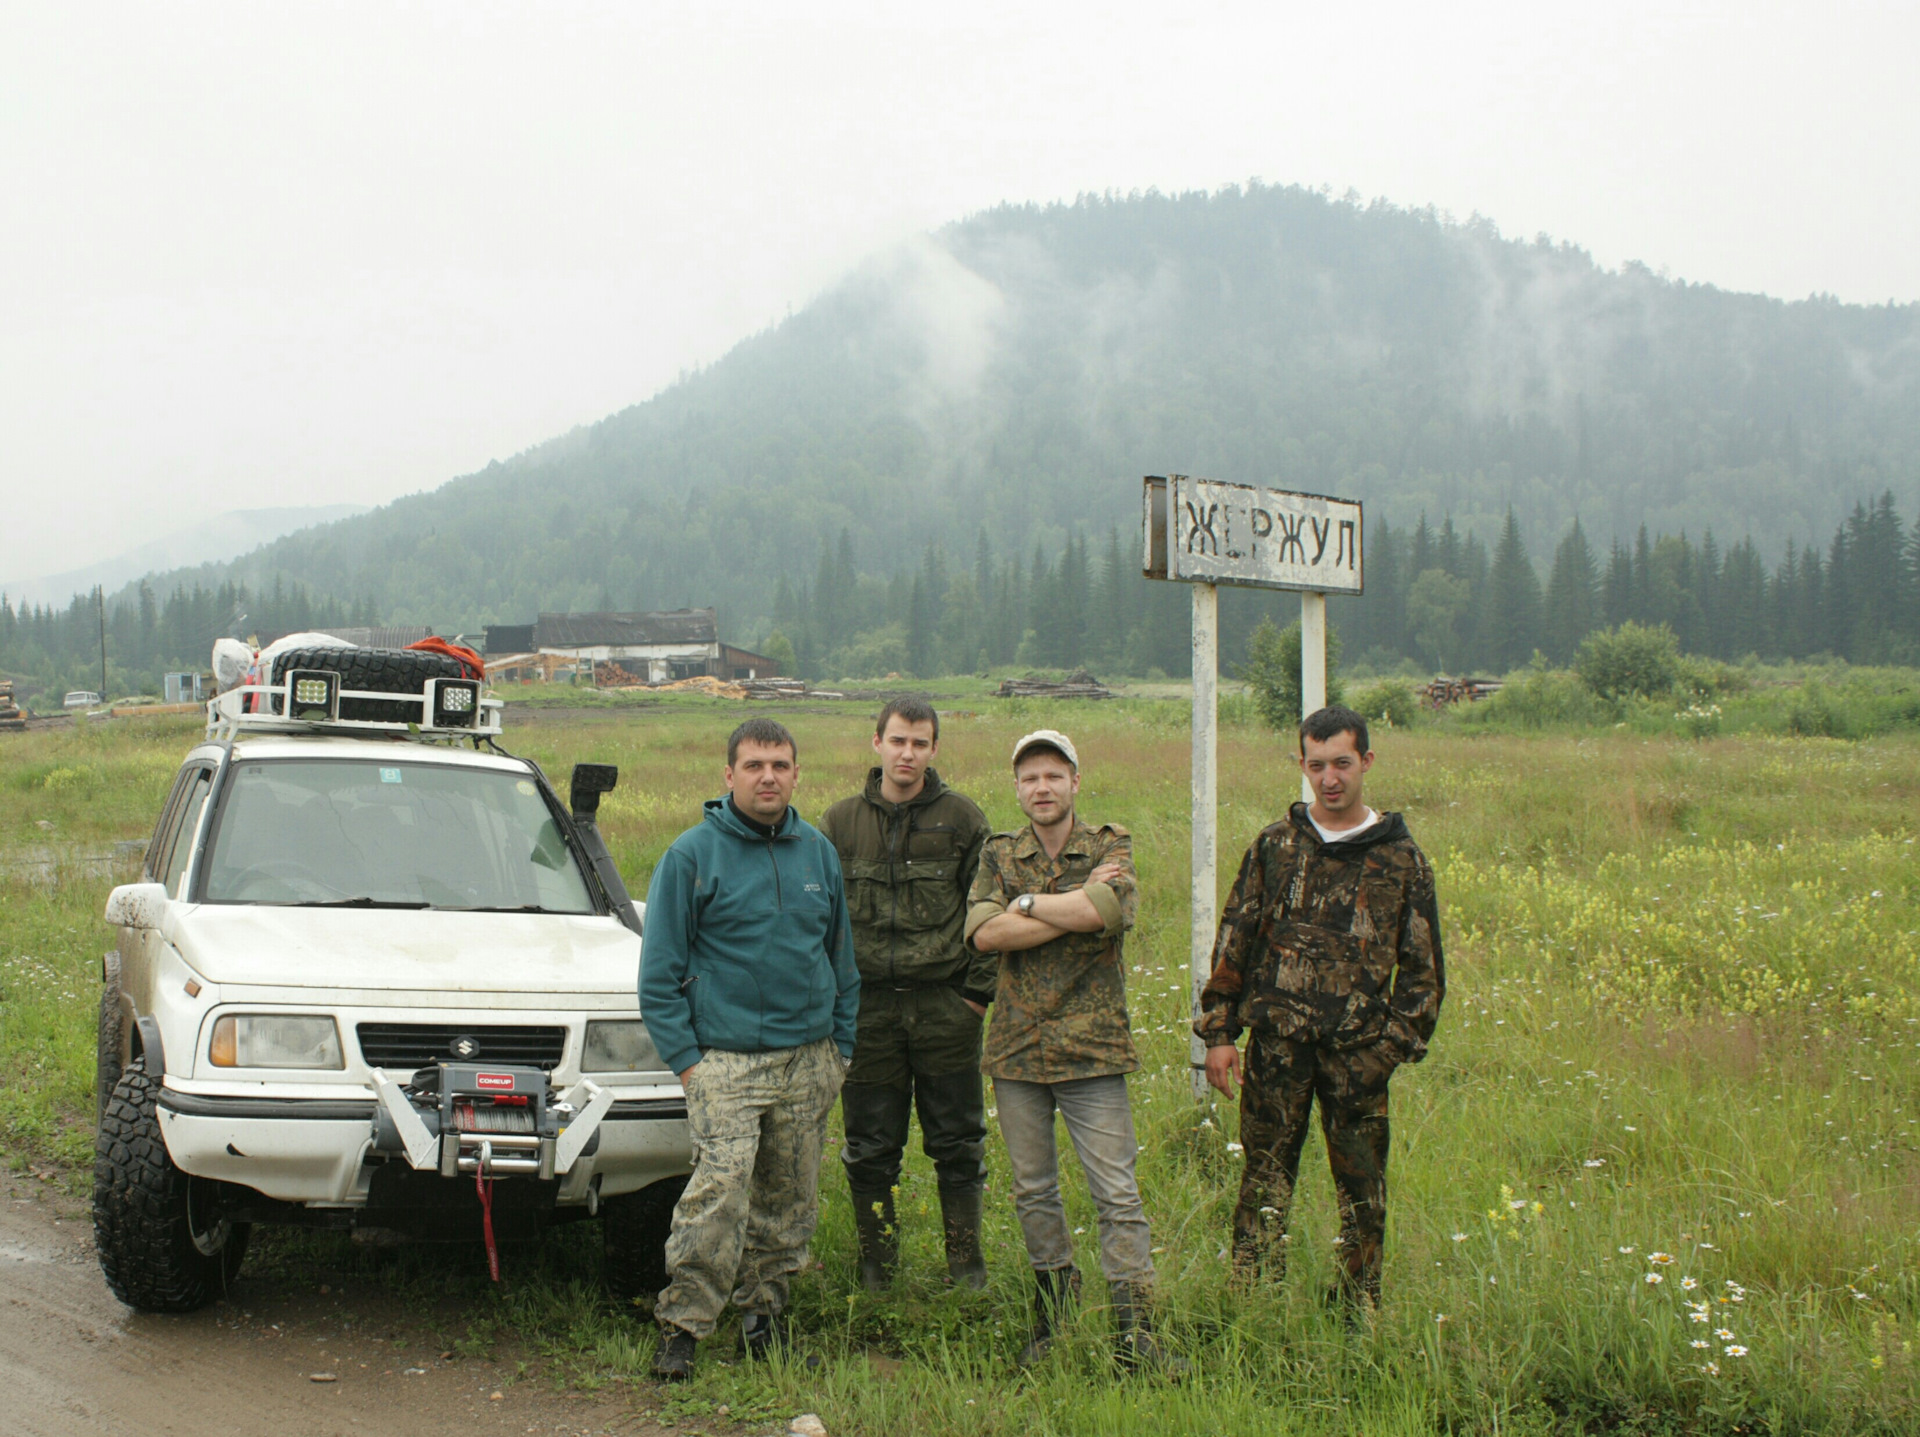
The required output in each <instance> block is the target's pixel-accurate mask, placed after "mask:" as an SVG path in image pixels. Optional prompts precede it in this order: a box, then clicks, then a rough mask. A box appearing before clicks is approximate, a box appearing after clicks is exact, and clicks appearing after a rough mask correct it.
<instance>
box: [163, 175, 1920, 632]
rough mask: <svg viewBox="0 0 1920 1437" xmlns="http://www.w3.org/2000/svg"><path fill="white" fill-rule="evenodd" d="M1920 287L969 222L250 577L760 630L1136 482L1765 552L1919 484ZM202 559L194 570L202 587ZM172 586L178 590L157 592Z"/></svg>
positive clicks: (422, 613) (1336, 207) (1095, 515)
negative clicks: (1783, 295)
mask: <svg viewBox="0 0 1920 1437" xmlns="http://www.w3.org/2000/svg"><path fill="white" fill-rule="evenodd" d="M1917 401H1920V305H1913V304H1909V305H1900V306H1894V305H1887V306H1880V307H1868V306H1858V305H1843V304H1840V303H1838V302H1837V301H1834V300H1831V299H1828V298H1823V297H1819V296H1815V297H1813V298H1810V299H1805V300H1799V301H1793V302H1786V301H1782V300H1778V299H1772V298H1767V297H1763V296H1758V295H1746V294H1733V293H1727V292H1723V291H1721V290H1718V289H1715V288H1713V287H1712V286H1710V285H1701V284H1688V283H1683V282H1679V281H1673V280H1669V279H1666V278H1663V277H1660V276H1658V275H1655V274H1653V273H1651V272H1649V271H1648V270H1646V269H1645V268H1643V267H1640V266H1636V265H1628V266H1626V267H1624V268H1623V269H1621V270H1619V271H1609V270H1603V269H1601V268H1599V267H1597V266H1596V265H1595V264H1594V263H1593V261H1592V259H1591V258H1590V257H1589V256H1588V255H1587V254H1586V253H1585V252H1583V251H1581V250H1580V249H1578V248H1575V247H1573V246H1571V245H1567V244H1554V243H1550V242H1547V241H1546V240H1544V239H1542V240H1539V241H1532V242H1529V241H1519V240H1512V239H1506V238H1503V237H1502V236H1500V235H1499V234H1498V233H1497V231H1496V230H1495V228H1494V227H1493V226H1492V225H1491V224H1489V223H1486V222H1482V221H1479V220H1474V221H1470V222H1467V223H1454V222H1451V221H1448V220H1446V219H1445V218H1443V217H1441V216H1437V215H1435V214H1434V213H1432V212H1430V211H1409V210H1403V209H1398V208H1395V207H1392V206H1390V205H1387V204H1383V203H1375V204H1361V203H1359V202H1356V201H1351V200H1342V199H1335V198H1330V197H1328V196H1326V195H1324V194H1321V193H1315V192H1311V191H1307V190H1301V189H1294V188H1276V187H1263V186H1255V187H1253V188H1250V189H1246V190H1239V189H1229V190H1226V191H1223V192H1219V193H1214V194H1190V195H1181V196H1163V195H1157V194H1148V195H1142V196H1130V197H1126V198H1086V199H1082V200H1079V201H1077V202H1075V203H1072V204H1059V205H1052V206H1047V207H1032V206H1028V207H1017V208H1016V207H1006V208H1001V209H996V210H991V211H988V212H985V213H982V214H979V215H976V216H974V217H972V218H970V219H967V220H965V221H962V222H959V223H956V224H954V225H951V226H949V227H948V228H946V229H944V230H941V231H939V232H938V233H935V234H933V235H930V236H927V237H924V238H922V239H920V240H917V241H915V242H912V243H909V244H907V245H904V246H901V247H899V248H897V249H894V250H892V251H889V252H887V253H884V254H881V255H878V256H876V257H874V258H873V259H872V260H871V261H869V262H868V263H866V264H865V265H863V266H862V267H860V268H859V269H858V270H856V271H855V272H853V273H852V274H850V275H848V276H847V277H846V278H845V279H844V280H843V281H842V282H841V283H839V284H838V285H836V286H835V287H834V288H832V289H831V290H829V291H828V292H827V293H825V294H823V295H822V296H820V297H819V298H818V299H817V300H815V301H814V302H813V303H811V304H810V305H808V306H806V307H805V308H804V309H802V310H800V311H799V312H797V313H795V314H794V315H793V316H792V317H791V318H790V319H788V320H786V321H785V322H784V323H782V324H779V325H778V326H776V327H774V328H772V329H770V330H768V331H766V332H764V333H761V334H758V335H755V336H753V337H751V338H750V339H747V340H745V341H743V342H742V343H741V344H740V345H738V346H737V347H736V348H735V349H734V350H733V351H732V352H731V353H729V354H728V355H727V356H726V357H725V358H724V359H722V360H720V361H719V362H718V363H716V364H714V365H713V366H711V367H710V368H708V369H706V370H704V371H701V372H699V373H697V374H693V375H690V376H688V377H686V378H684V379H683V380H681V381H680V382H679V383H677V384H675V385H673V386H672V387H670V388H668V389H667V390H665V391H663V392H662V393H661V394H659V395H658V396H656V397H654V398H653V399H650V400H648V401H646V402H645V403H641V404H636V405H635V406H633V407H631V408H629V409H626V410H623V411H621V412H620V413H617V414H615V415H613V416H611V417H609V418H606V419H603V420H601V421H600V422H598V423H595V424H591V425H588V426H584V427H582V428H579V429H576V430H574V431H573V432H571V433H569V434H566V435H564V436H561V437H559V438H556V439H554V440H552V441H550V442H548V443H545V444H542V445H540V446H538V447H536V448H534V449H530V450H528V451H527V452H525V453H523V454H520V455H517V456H515V457H513V458H512V459H509V460H505V461H501V462H496V463H494V464H491V465H489V466H488V467H487V468H486V469H485V470H483V471H481V472H479V473H477V474H472V475H468V476H465V477H463V478H459V479H455V480H453V481H451V482H449V483H447V484H445V485H443V486H442V487H441V488H439V489H437V490H434V491H432V492H430V493H423V494H418V495H414V496H410V497H408V498H405V499H402V500H399V501H397V502H395V503H393V504H389V505H387V506H385V507H383V508H381V509H378V510H376V511H373V512H371V513H367V514H362V515H360V516H358V517H354V518H350V519H346V520H343V521H340V522H337V523H333V524H329V525H325V526H321V527H317V528H311V529H306V530H303V531H302V532H300V533H298V534H295V535H291V536H289V537H287V538H284V539H281V540H278V541H277V542H274V543H272V544H268V545H266V546H264V547H262V548H260V549H259V550H256V551H255V552H253V553H251V554H249V555H247V556H246V557H245V558H243V559H241V560H238V561H236V562H234V563H233V564H231V565H229V566H227V567H226V569H225V570H224V571H222V572H223V576H225V577H233V578H237V579H241V580H244V581H245V582H247V583H249V584H250V585H255V586H259V587H270V586H271V585H272V583H273V582H274V580H275V578H276V577H281V578H285V579H288V580H295V581H300V582H303V583H305V584H308V585H310V586H312V587H313V588H314V590H315V591H317V592H320V593H327V594H333V595H337V596H340V597H342V598H345V599H349V600H352V601H355V602H366V601H370V602H371V604H372V606H373V607H375V608H377V609H378V611H379V612H380V614H381V616H382V617H383V618H385V619H388V620H391V621H395V622H405V621H416V620H417V621H429V622H435V623H439V624H442V625H446V626H450V627H459V628H466V629H469V630H472V629H474V628H476V627H477V626H478V625H479V624H481V623H484V622H487V621H516V620H519V621H524V620H525V619H527V618H530V617H531V616H532V615H533V614H534V613H535V612H536V611H539V610H564V609H569V608H573V609H585V608H600V607H616V608H628V607H655V606H677V605H681V604H687V603H692V604H700V605H705V604H717V605H718V606H719V608H720V610H721V613H722V621H723V625H724V626H725V627H726V628H727V629H728V630H729V631H730V636H731V637H735V638H739V639H745V640H752V639H754V638H756V637H757V636H759V635H761V634H763V633H764V632H765V631H766V629H767V628H768V627H769V626H770V624H771V622H772V611H773V606H774V603H775V596H776V592H777V590H778V587H779V580H780V578H781V576H783V575H785V576H786V577H788V578H789V580H791V581H793V582H794V583H796V584H797V583H800V582H802V581H808V580H811V579H812V578H813V577H814V575H815V574H816V572H817V569H818V567H819V565H820V560H821V554H822V551H823V546H827V545H832V544H836V543H837V541H838V537H839V535H840V534H841V532H842V530H845V531H847V533H848V534H849V535H850V538H851V548H850V552H851V556H852V560H853V565H854V568H855V570H856V571H857V572H858V573H859V574H862V575H869V576H887V575H893V574H895V573H898V572H901V571H904V570H907V569H912V568H914V567H915V566H918V565H920V564H921V563H922V561H923V556H924V553H925V550H926V549H927V547H928V545H929V544H932V543H937V544H939V545H940V546H942V548H943V549H944V550H945V552H946V553H947V554H948V555H949V556H953V557H954V558H955V559H956V560H957V561H958V562H959V565H960V567H962V568H964V567H966V566H967V565H968V564H970V563H971V562H973V559H974V556H975V554H976V551H977V548H978V543H979V535H980V533H981V531H982V530H983V529H984V530H985V532H986V534H987V536H988V540H987V542H988V546H989V547H990V549H991V550H992V551H993V552H994V553H995V554H997V555H999V556H1002V557H1006V556H1015V555H1019V556H1024V555H1027V554H1029V553H1031V552H1032V551H1033V550H1034V548H1035V546H1036V544H1037V545H1039V546H1040V547H1042V548H1043V549H1044V550H1045V551H1046V552H1047V553H1049V554H1053V553H1057V552H1059V551H1060V549H1061V546H1062V544H1063V543H1064V541H1065V540H1066V539H1067V537H1068V536H1069V534H1070V533H1073V532H1076V531H1077V532H1080V533H1083V534H1090V535H1091V536H1093V537H1094V538H1095V539H1096V540H1097V541H1099V542H1101V543H1104V541H1105V536H1106V533H1107V531H1108V529H1109V527H1110V526H1115V525H1118V526H1120V527H1121V529H1122V531H1123V535H1124V540H1123V542H1124V543H1125V545H1126V548H1125V552H1126V554H1127V555H1128V557H1129V561H1130V559H1131V555H1132V553H1133V549H1134V541H1133V538H1132V533H1131V528H1130V526H1131V525H1133V524H1134V523H1135V522H1136V519H1135V516H1136V513H1137V508H1138V493H1139V480H1140V476H1141V475H1142V474H1144V473H1160V472H1167V471H1181V472H1188V473H1195V474H1203V475H1208V476H1213V477H1218V478H1224V479H1236V480H1244V481H1258V482H1264V483H1271V484H1278V485H1283V486H1285V487H1288V488H1294V489H1305V490H1313V491H1320V492H1326V493H1332V494H1340V495H1350V496H1355V497H1358V498H1361V499H1362V500H1364V501H1365V503H1366V504H1367V506H1368V518H1369V524H1370V527H1371V525H1372V524H1373V523H1374V522H1376V521H1378V520H1379V519H1381V518H1385V519H1387V520H1388V521H1390V522H1391V523H1392V524H1393V525H1394V526H1395V527H1397V528H1402V529H1404V528H1406V527H1408V526H1411V525H1413V524H1414V523H1415V522H1416V521H1417V519H1418V518H1419V516H1420V515H1421V514H1422V513H1423V512H1424V513H1426V514H1428V515H1429V516H1431V517H1432V519H1433V520H1434V521H1435V522H1436V523H1437V522H1438V521H1439V519H1440V518H1441V517H1442V516H1443V515H1445V514H1451V515H1452V516H1453V518H1454V521H1455V523H1456V525H1458V526H1460V527H1462V528H1463V529H1465V530H1468V531H1470V532H1473V533H1476V534H1479V535H1481V536H1482V537H1483V538H1484V539H1485V540H1486V541H1487V542H1488V543H1489V544H1491V542H1492V540H1493V539H1494V538H1495V536H1496V535H1497V533H1498V531H1499V529H1500V526H1501V524H1502V522H1503V520H1504V517H1505V514H1506V512H1507V510H1508V509H1509V507H1511V509H1512V511H1513V513H1514V514H1515V516H1516V518H1517V519H1518V521H1519V527H1520V532H1521V533H1522V534H1523V535H1524V537H1525V540H1526V543H1527V546H1528V548H1529V549H1530V550H1531V552H1532V554H1533V555H1534V556H1535V559H1536V561H1544V558H1545V556H1546V555H1547V554H1549V553H1551V552H1552V548H1553V545H1554V543H1555V541H1556V540H1557V539H1558V538H1559V537H1560V535H1561V534H1562V533H1563V532H1564V531H1565V529H1566V528H1567V526H1568V524H1569V523H1570V522H1571V521H1572V519H1573V518H1574V517H1575V516H1576V515H1578V516H1579V517H1580V519H1581V520H1582V522H1583V525H1584V527H1585V529H1586V532H1587V534H1588V535H1589V536H1590V537H1591V538H1592V539H1593V540H1594V541H1595V542H1596V543H1597V544H1598V545H1599V546H1600V547H1601V548H1603V549H1604V547H1605V545H1606V543H1607V541H1608V538H1609V537H1610V536H1613V535H1618V536H1621V537H1623V538H1630V537H1631V536H1632V535H1633V533H1634V531H1636V530H1637V529H1638V528H1639V527H1640V526H1641V525H1643V524H1644V525H1646V526H1648V527H1649V528H1650V529H1651V530H1652V531H1654V532H1655V533H1656V534H1658V533H1660V532H1662V531H1665V532H1670V533H1677V532H1679V531H1683V530H1684V531H1687V532H1688V533H1690V534H1691V535H1693V536H1695V537H1698V536H1699V535H1700V534H1701V533H1702V532H1703V531H1706V530H1709V529H1710V530H1711V531H1712V532H1713V533H1714V534H1715V535H1716V536H1717V538H1718V539H1719V540H1720V541H1721V542H1722V543H1723V544H1724V543H1726V542H1728V541H1733V540H1738V539H1740V538H1742V537H1749V536H1750V537H1751V538H1752V539H1753V540H1754V541H1755V543H1756V544H1757V545H1758V547H1759V549H1760V552H1761V553H1762V554H1763V555H1764V556H1766V558H1767V560H1768V561H1769V562H1772V561H1773V560H1774V559H1775V558H1776V557H1777V556H1778V554H1779V553H1780V551H1781V549H1782V548H1783V546H1784V545H1785V544H1786V542H1787V541H1788V540H1794V541H1797V542H1800V543H1805V542H1806V541H1808V540H1812V541H1814V542H1815V543H1824V542H1825V540H1826V538H1827V537H1828V536H1829V535H1830V534H1831V533H1832V532H1833V529H1834V526H1835V525H1836V523H1837V522H1839V521H1840V520H1841V519H1842V518H1843V517H1844V516H1845V515H1846V514H1847V513H1848V512H1849V511H1850V510H1851V509H1852V508H1853V506H1854V504H1855V502H1856V501H1857V500H1860V499H1863V498H1871V497H1873V496H1876V495H1878V494H1880V493H1881V492H1883V491H1885V490H1888V489H1891V490H1892V491H1893V493H1894V495H1895V497H1896V500H1897V502H1898V504H1899V505H1900V507H1901V508H1902V509H1903V510H1906V511H1908V512H1911V511H1912V509H1913V507H1914V504H1915V500H1916V498H1920V402H1917ZM194 577H200V576H199V575H197V574H196V575H195V576H194ZM171 582H172V581H171V580H169V579H168V578H165V577H162V578H161V579H159V580H157V581H156V583H155V587H156V588H157V589H159V590H160V591H161V592H165V590H166V588H167V587H168V585H169V584H170V583H171Z"/></svg>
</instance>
